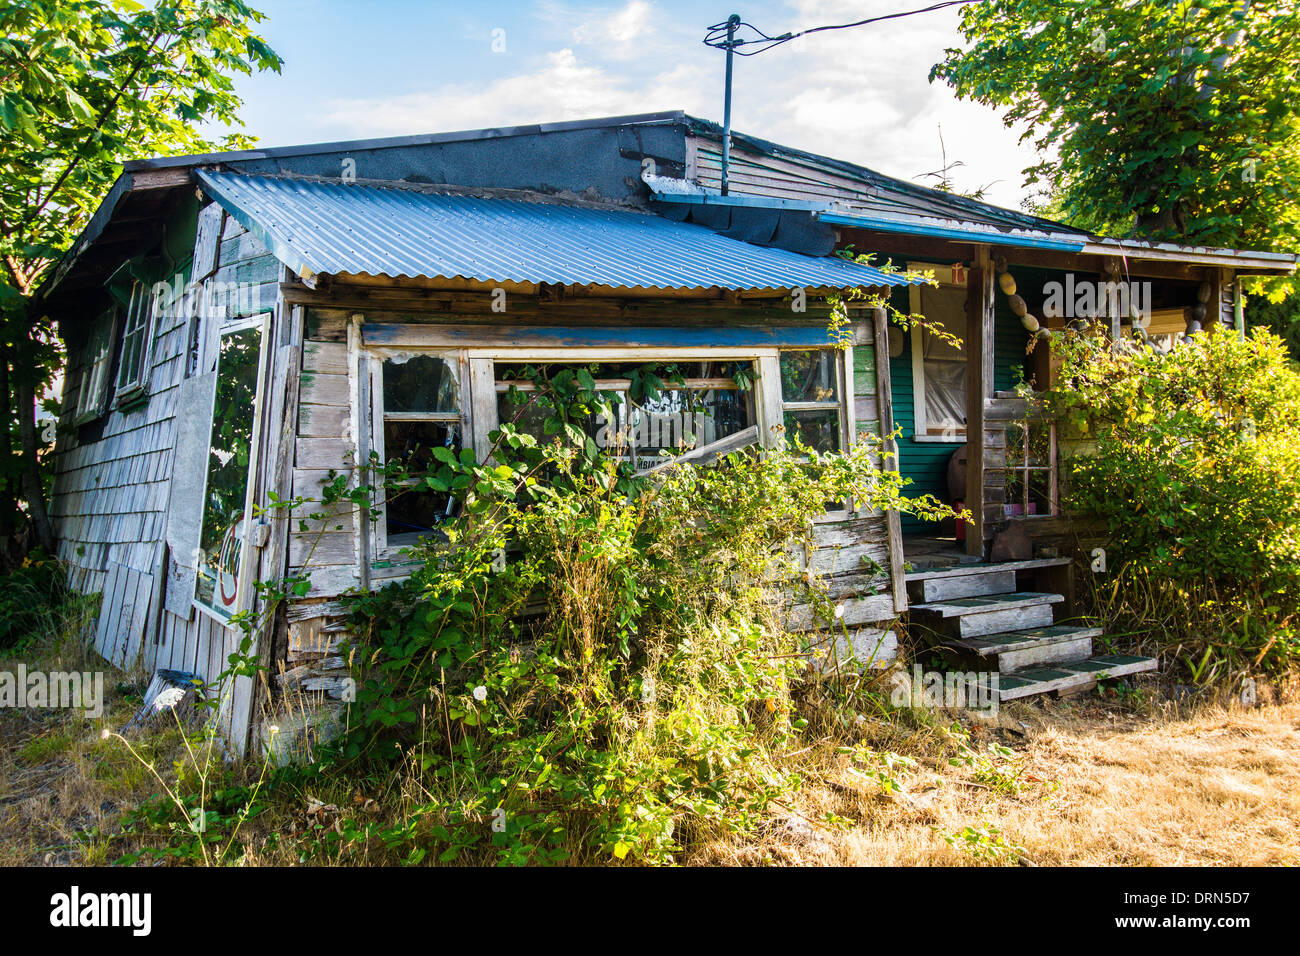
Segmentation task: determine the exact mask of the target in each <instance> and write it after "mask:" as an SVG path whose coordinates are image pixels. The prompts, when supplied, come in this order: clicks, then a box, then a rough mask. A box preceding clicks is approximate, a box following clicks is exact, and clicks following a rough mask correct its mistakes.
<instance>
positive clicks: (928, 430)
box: [907, 262, 966, 442]
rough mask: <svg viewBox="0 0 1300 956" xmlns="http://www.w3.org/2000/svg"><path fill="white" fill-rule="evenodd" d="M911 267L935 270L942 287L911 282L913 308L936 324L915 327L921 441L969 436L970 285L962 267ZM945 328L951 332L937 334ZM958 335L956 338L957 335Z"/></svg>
mask: <svg viewBox="0 0 1300 956" xmlns="http://www.w3.org/2000/svg"><path fill="white" fill-rule="evenodd" d="M907 265H908V268H909V269H924V270H932V271H933V272H934V274H935V276H936V277H937V278H938V279H939V284H938V285H937V286H931V285H919V286H912V287H911V290H910V293H909V294H910V296H911V310H912V313H913V314H914V315H922V316H924V317H925V320H926V322H927V324H928V325H929V326H931V328H923V327H922V326H920V325H915V324H914V325H913V326H912V389H913V393H914V394H913V402H914V410H913V414H914V420H915V432H916V434H915V437H916V440H917V441H950V442H960V441H964V440H965V438H966V349H965V347H964V345H963V344H960V343H962V342H963V340H964V339H965V338H966V286H965V284H964V283H959V282H956V281H953V280H954V279H956V278H957V270H956V269H955V268H954V267H950V266H937V265H933V264H929V263H924V262H909V263H908V264H907ZM940 329H941V330H942V331H943V332H944V333H946V335H940V334H936V331H935V330H940ZM954 339H955V340H956V341H955V342H954V341H953V340H954Z"/></svg>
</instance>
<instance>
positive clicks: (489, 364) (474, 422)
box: [462, 358, 499, 461]
mask: <svg viewBox="0 0 1300 956" xmlns="http://www.w3.org/2000/svg"><path fill="white" fill-rule="evenodd" d="M464 361H465V363H466V365H467V367H468V370H469V387H468V388H466V389H465V390H464V392H463V393H462V394H464V395H466V396H467V398H466V399H463V400H464V401H465V407H466V410H468V411H469V412H470V431H469V434H470V447H471V448H473V449H474V453H475V454H476V455H478V457H479V460H480V461H485V460H486V459H487V455H488V452H489V451H491V450H492V439H491V438H490V437H489V436H490V435H491V434H492V432H494V431H496V429H497V428H498V427H499V422H498V421H497V393H496V378H495V372H494V370H493V368H494V363H493V361H492V360H491V359H485V358H472V359H470V358H467V359H465V360H464Z"/></svg>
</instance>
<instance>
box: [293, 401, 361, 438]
mask: <svg viewBox="0 0 1300 956" xmlns="http://www.w3.org/2000/svg"><path fill="white" fill-rule="evenodd" d="M298 434H299V435H301V436H302V437H304V438H346V439H348V440H349V441H351V440H352V410H351V409H350V408H349V407H348V406H347V405H313V404H310V403H308V402H303V403H301V404H299V406H298Z"/></svg>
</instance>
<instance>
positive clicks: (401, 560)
mask: <svg viewBox="0 0 1300 956" xmlns="http://www.w3.org/2000/svg"><path fill="white" fill-rule="evenodd" d="M369 324H370V323H367V322H365V321H364V317H363V316H362V315H360V314H358V315H354V316H353V321H352V324H350V325H349V337H348V340H349V350H350V352H351V358H350V360H349V363H348V367H349V374H350V375H351V376H352V378H353V380H354V381H353V409H354V419H353V424H354V428H353V435H354V436H355V445H356V456H357V457H356V460H357V461H358V462H365V461H368V460H369V456H370V453H371V452H372V451H374V452H375V453H376V454H378V455H379V460H380V461H383V460H384V443H383V423H384V420H385V414H384V408H383V363H384V361H385V360H386V359H387V358H390V357H393V356H394V355H407V356H411V355H431V356H438V357H441V358H444V359H445V360H447V361H454V362H456V363H458V366H457V368H458V371H457V374H458V375H459V380H458V391H459V395H458V401H459V404H460V408H459V415H460V427H461V446H460V447H461V448H462V449H465V448H472V449H473V450H474V453H475V455H476V456H477V458H478V460H479V461H480V462H481V461H484V460H486V459H487V457H488V455H489V453H490V452H491V451H492V443H491V440H490V439H489V437H488V436H489V435H490V434H491V433H492V432H493V431H495V430H496V429H497V428H498V427H499V421H498V412H497V400H498V392H497V378H496V370H495V367H496V364H497V363H518V362H528V363H532V364H556V365H573V364H582V363H588V362H647V363H649V362H688V361H716V362H722V361H738V362H748V363H751V364H752V365H753V367H754V369H755V371H756V372H757V375H756V376H755V378H754V380H753V382H752V386H751V388H752V390H753V413H754V418H755V424H756V425H757V427H758V432H759V441H758V444H759V446H760V447H762V448H775V447H778V446H779V444H780V443H781V442H782V441H783V440H784V437H783V431H784V424H785V405H786V404H787V403H785V402H784V400H783V395H782V392H781V375H780V354H781V353H782V352H807V351H823V350H829V351H834V352H837V353H839V356H838V360H837V361H835V363H834V366H835V374H836V387H837V390H838V393H839V395H838V401H837V403H834V404H835V408H836V410H837V412H838V416H839V436H840V443H839V448H838V450H839V451H842V452H847V451H848V450H849V449H851V448H852V447H854V446H855V445H856V444H857V437H856V431H857V427H856V422H855V409H854V398H853V396H852V395H851V394H850V393H851V391H852V384H853V381H854V379H853V347H852V345H836V344H834V343H827V344H826V345H824V346H821V345H818V346H802V345H801V346H789V347H785V346H772V345H745V346H728V345H707V346H698V345H692V346H687V347H677V348H673V347H671V346H655V347H633V348H627V347H608V346H587V347H583V346H558V345H549V344H547V345H535V346H534V345H522V346H520V345H500V346H496V347H486V346H459V347H458V346H456V345H451V344H448V343H447V342H445V341H443V342H431V343H430V344H429V345H427V346H426V345H422V344H419V343H413V342H403V343H402V344H401V345H400V346H398V345H395V344H386V343H384V342H382V341H375V342H370V341H367V340H366V338H365V334H364V333H365V328H366V326H368V325H369ZM380 324H382V323H380ZM442 331H445V330H444V329H443V328H442V327H441V326H430V327H429V332H430V334H431V335H437V334H438V333H439V332H442ZM794 404H799V403H794ZM818 404H819V405H820V404H822V403H818ZM824 404H825V405H826V407H830V405H831V404H833V403H824ZM776 426H781V428H780V429H778V428H776ZM374 507H375V509H376V512H377V513H378V517H377V518H376V519H375V520H372V521H369V520H368V521H360V520H359V521H358V523H357V527H356V530H355V532H354V534H355V535H356V542H357V549H356V550H357V559H358V561H359V562H360V564H361V569H362V579H363V580H374V579H376V578H375V577H374V572H375V571H381V572H383V573H382V577H383V578H384V579H385V580H387V579H390V578H391V577H392V576H393V571H394V569H395V568H400V566H402V565H405V564H410V563H412V562H411V559H410V557H409V556H408V555H404V554H403V553H402V551H403V549H405V548H408V547H410V545H409V544H396V543H394V542H391V541H390V540H389V538H388V534H387V506H386V501H385V496H384V491H383V489H382V488H380V489H377V491H376V497H375V501H374ZM854 508H855V506H854V503H853V502H846V504H845V507H844V508H842V509H839V510H831V511H827V512H826V514H825V515H824V516H823V517H821V518H819V519H818V521H819V522H821V521H829V522H833V521H842V520H845V519H847V518H850V517H853V516H854V514H855V513H856V512H855V510H854ZM366 524H368V525H369V529H368V530H364V529H365V525H366ZM399 574H400V572H399Z"/></svg>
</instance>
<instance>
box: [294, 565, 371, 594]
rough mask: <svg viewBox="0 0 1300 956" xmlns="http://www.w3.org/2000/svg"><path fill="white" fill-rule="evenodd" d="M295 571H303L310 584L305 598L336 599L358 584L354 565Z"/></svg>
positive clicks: (358, 580) (358, 579)
mask: <svg viewBox="0 0 1300 956" xmlns="http://www.w3.org/2000/svg"><path fill="white" fill-rule="evenodd" d="M296 569H298V570H302V571H304V572H305V573H306V575H307V578H308V581H309V582H310V587H309V589H308V591H307V595H306V596H307V597H337V596H338V595H340V594H342V593H343V592H344V591H349V590H352V589H353V588H356V587H358V586H359V583H360V578H359V575H358V574H357V568H356V565H355V564H349V565H335V566H333V567H311V568H296Z"/></svg>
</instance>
